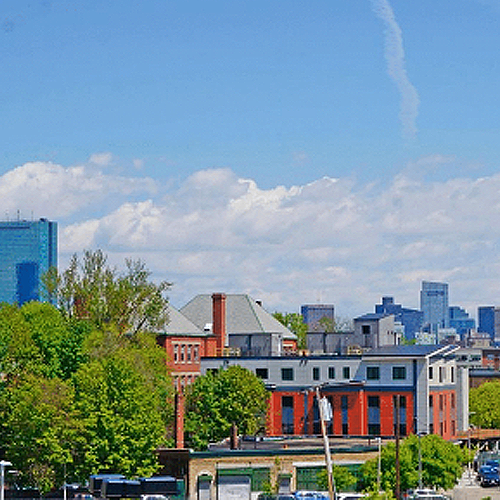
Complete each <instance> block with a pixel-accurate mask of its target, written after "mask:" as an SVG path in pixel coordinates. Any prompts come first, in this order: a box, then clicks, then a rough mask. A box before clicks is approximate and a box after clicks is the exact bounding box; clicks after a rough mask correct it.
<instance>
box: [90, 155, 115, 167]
mask: <svg viewBox="0 0 500 500" xmlns="http://www.w3.org/2000/svg"><path fill="white" fill-rule="evenodd" d="M89 161H90V163H94V164H95V165H99V166H100V167H107V166H108V165H109V164H110V163H111V162H112V161H113V155H112V154H111V153H109V152H104V153H94V154H93V155H91V156H90V158H89Z"/></svg>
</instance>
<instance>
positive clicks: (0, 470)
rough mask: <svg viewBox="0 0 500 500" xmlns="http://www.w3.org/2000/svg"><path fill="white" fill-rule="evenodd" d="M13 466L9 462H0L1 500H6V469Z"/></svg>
mask: <svg viewBox="0 0 500 500" xmlns="http://www.w3.org/2000/svg"><path fill="white" fill-rule="evenodd" d="M11 465H12V464H11V463H10V462H8V461H7V460H0V500H5V467H10V466H11Z"/></svg>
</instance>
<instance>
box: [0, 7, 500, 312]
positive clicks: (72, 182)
mask: <svg viewBox="0 0 500 500" xmlns="http://www.w3.org/2000/svg"><path fill="white" fill-rule="evenodd" d="M499 24H500V0H440V1H436V0H432V1H431V0H420V1H418V2H408V1H407V0H348V1H346V0H307V1H306V0H286V2H284V1H277V0H265V1H262V0H253V1H252V2H250V1H248V0H228V1H223V0H210V1H209V2H207V1H206V0H204V1H203V0H183V1H180V0H143V1H137V0H135V1H132V0H120V2H115V1H110V0H104V1H102V0H99V1H98V0H54V1H51V0H29V1H28V0H2V2H1V3H0V70H1V72H0V208H1V217H2V218H3V219H11V220H12V219H15V218H17V217H20V218H23V219H31V218H35V219H36V218H40V217H47V218H49V219H51V220H56V221H58V223H59V261H60V267H61V268H64V266H65V265H66V264H67V262H68V259H69V257H70V256H71V255H72V254H73V253H75V252H76V253H79V254H81V252H82V251H83V250H84V249H96V248H100V249H102V250H103V251H105V252H106V253H107V255H108V256H109V260H110V262H111V263H112V264H113V265H117V266H119V267H120V266H121V265H122V263H123V262H124V259H125V258H138V259H142V260H143V261H144V262H145V263H146V264H147V266H148V267H149V268H150V270H151V271H152V278H153V279H154V280H158V281H159V280H168V281H171V282H172V283H173V286H172V288H171V290H170V292H169V297H170V300H171V302H172V304H173V305H174V306H176V307H181V306H182V305H184V304H185V303H186V302H187V301H188V300H190V299H191V298H192V297H193V296H195V295H197V294H199V293H213V292H226V293H248V294H250V295H251V296H252V297H253V298H255V299H256V300H262V301H263V304H264V307H265V308H266V309H267V310H269V311H271V312H273V311H281V312H297V311H299V308H300V305H301V304H315V303H327V304H335V307H336V312H337V314H338V315H339V316H340V317H343V318H347V317H354V316H357V315H361V314H364V313H367V312H372V311H373V308H374V305H375V304H376V303H379V302H380V300H381V297H382V296H386V295H388V296H393V297H394V298H395V301H396V302H397V303H402V304H403V305H404V306H406V307H412V308H418V307H419V291H420V287H421V282H422V281H423V280H430V281H445V282H447V283H449V285H450V305H459V306H462V307H464V308H466V309H467V310H468V312H469V313H470V314H471V315H473V316H474V315H476V308H477V306H479V305H500V297H499V287H500V260H499V259H498V251H499V246H500V245H499V244H500V140H499V138H500V134H499V133H500V122H499V120H500V118H499V117H500V109H499V108H500V99H498V89H499V88H500V63H499V59H498V49H499V46H500V29H499V28H500V26H499Z"/></svg>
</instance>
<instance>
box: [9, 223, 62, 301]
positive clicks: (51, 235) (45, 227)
mask: <svg viewBox="0 0 500 500" xmlns="http://www.w3.org/2000/svg"><path fill="white" fill-rule="evenodd" d="M56 266H57V223H56V222H51V221H48V220H47V219H40V220H38V221H25V220H16V221H6V222H0V302H8V303H11V304H13V303H16V302H17V303H18V304H20V305H21V304H24V303H25V302H28V301H30V300H40V299H43V298H44V297H42V296H41V292H42V290H41V277H42V276H43V275H44V274H45V273H46V272H47V271H48V270H49V268H50V267H56Z"/></svg>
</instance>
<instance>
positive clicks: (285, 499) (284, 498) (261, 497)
mask: <svg viewBox="0 0 500 500" xmlns="http://www.w3.org/2000/svg"><path fill="white" fill-rule="evenodd" d="M257 500H295V497H294V496H293V495H292V494H287V493H277V494H274V493H259V494H258V495H257Z"/></svg>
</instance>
